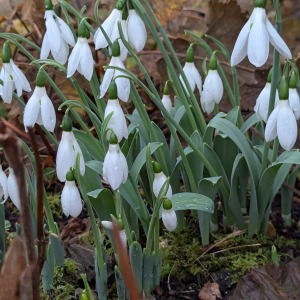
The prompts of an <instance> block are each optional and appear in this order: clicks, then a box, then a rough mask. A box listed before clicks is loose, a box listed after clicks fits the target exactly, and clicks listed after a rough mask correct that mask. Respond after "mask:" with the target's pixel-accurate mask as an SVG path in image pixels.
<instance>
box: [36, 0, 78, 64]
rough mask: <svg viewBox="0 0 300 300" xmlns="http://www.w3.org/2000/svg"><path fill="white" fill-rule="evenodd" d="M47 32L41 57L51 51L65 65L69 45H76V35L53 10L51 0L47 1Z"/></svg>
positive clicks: (46, 55) (45, 56)
mask: <svg viewBox="0 0 300 300" xmlns="http://www.w3.org/2000/svg"><path fill="white" fill-rule="evenodd" d="M45 9H46V10H45V19H46V33H45V36H44V39H43V43H42V48H41V54H40V58H41V59H44V58H47V57H48V56H49V53H50V52H51V54H52V56H53V57H54V59H55V60H56V61H57V62H59V63H61V64H62V65H64V64H65V63H66V61H67V59H68V55H69V46H68V45H70V46H72V47H74V46H75V40H74V36H73V34H72V31H71V29H70V28H69V26H68V25H67V24H66V23H65V21H63V20H62V19H61V18H60V17H58V16H57V15H56V13H55V12H54V10H53V5H52V2H51V0H47V1H45Z"/></svg>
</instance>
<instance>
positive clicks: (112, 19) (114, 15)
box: [94, 8, 122, 50]
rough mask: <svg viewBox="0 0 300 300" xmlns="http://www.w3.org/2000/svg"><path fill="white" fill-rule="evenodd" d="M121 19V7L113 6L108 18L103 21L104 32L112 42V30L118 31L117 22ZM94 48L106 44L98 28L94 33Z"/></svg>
mask: <svg viewBox="0 0 300 300" xmlns="http://www.w3.org/2000/svg"><path fill="white" fill-rule="evenodd" d="M121 20H122V9H118V8H114V9H113V10H112V12H111V14H110V15H109V16H108V18H107V19H106V20H105V21H104V22H103V24H102V29H103V31H104V32H105V33H106V35H107V37H108V38H109V40H110V41H111V42H112V43H113V42H114V40H112V33H113V32H114V31H117V32H118V22H120V21H121ZM94 43H95V49H96V50H98V49H103V48H106V47H107V46H108V41H107V40H106V38H105V36H104V34H103V32H102V30H101V29H100V28H98V29H97V30H96V32H95V35H94Z"/></svg>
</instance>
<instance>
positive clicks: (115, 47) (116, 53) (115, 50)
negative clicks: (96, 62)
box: [111, 40, 121, 57]
mask: <svg viewBox="0 0 300 300" xmlns="http://www.w3.org/2000/svg"><path fill="white" fill-rule="evenodd" d="M120 53H121V51H120V45H119V41H118V40H115V41H114V42H113V44H112V46H111V54H112V56H114V57H117V56H120Z"/></svg>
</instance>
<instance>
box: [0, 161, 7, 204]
mask: <svg viewBox="0 0 300 300" xmlns="http://www.w3.org/2000/svg"><path fill="white" fill-rule="evenodd" d="M7 198H8V188H7V176H6V174H5V173H4V171H3V170H2V166H1V165H0V199H3V202H1V204H2V203H4V202H5V201H6V200H7Z"/></svg>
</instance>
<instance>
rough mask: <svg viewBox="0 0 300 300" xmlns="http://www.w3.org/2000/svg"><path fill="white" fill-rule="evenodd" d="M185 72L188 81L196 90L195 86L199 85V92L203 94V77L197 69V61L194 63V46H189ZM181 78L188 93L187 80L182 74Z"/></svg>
mask: <svg viewBox="0 0 300 300" xmlns="http://www.w3.org/2000/svg"><path fill="white" fill-rule="evenodd" d="M183 72H184V74H185V76H186V78H187V80H188V83H189V85H190V87H191V89H192V91H193V92H194V90H195V88H196V87H197V88H198V90H199V93H200V94H201V91H202V79H201V75H200V73H199V71H198V70H197V68H196V66H195V63H194V49H193V46H192V45H191V46H189V48H188V50H187V51H186V62H185V65H184V67H183ZM179 79H180V81H181V83H182V85H183V86H184V88H185V90H186V92H187V93H188V88H187V87H186V85H185V82H184V80H183V78H182V76H181V75H180V76H179Z"/></svg>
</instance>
